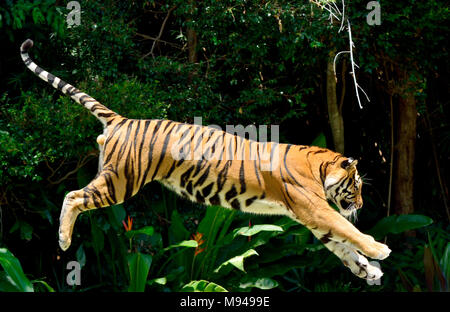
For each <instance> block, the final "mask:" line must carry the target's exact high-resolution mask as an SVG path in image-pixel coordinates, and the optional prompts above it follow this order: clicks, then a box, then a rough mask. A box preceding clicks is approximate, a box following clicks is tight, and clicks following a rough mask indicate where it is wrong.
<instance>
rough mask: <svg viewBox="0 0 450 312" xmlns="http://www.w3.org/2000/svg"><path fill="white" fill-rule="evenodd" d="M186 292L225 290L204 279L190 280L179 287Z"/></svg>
mask: <svg viewBox="0 0 450 312" xmlns="http://www.w3.org/2000/svg"><path fill="white" fill-rule="evenodd" d="M181 291H186V292H227V290H226V289H225V288H223V287H222V286H220V285H217V284H216V283H213V282H208V281H205V280H199V281H191V282H189V283H187V284H186V285H184V286H183V288H181Z"/></svg>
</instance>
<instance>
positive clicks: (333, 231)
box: [306, 207, 391, 260]
mask: <svg viewBox="0 0 450 312" xmlns="http://www.w3.org/2000/svg"><path fill="white" fill-rule="evenodd" d="M311 219H312V220H311V221H310V222H309V224H308V223H306V226H307V227H308V228H309V229H310V230H311V231H312V232H313V234H314V235H315V236H316V237H317V238H318V239H319V240H320V241H322V243H324V244H326V243H328V242H329V241H335V242H338V243H342V244H344V245H346V246H348V247H349V248H352V249H355V250H357V251H360V252H361V253H363V254H364V255H366V256H368V257H370V258H372V259H377V260H383V259H385V258H387V257H388V256H389V254H390V253H391V250H390V249H389V247H388V246H386V245H385V244H382V243H379V242H377V241H375V239H374V238H373V237H372V236H370V235H367V234H363V233H361V232H360V231H359V230H358V229H357V228H356V227H355V226H354V225H353V224H351V223H350V222H349V221H348V220H347V219H345V218H344V217H343V216H341V215H340V214H339V213H338V212H336V211H335V210H334V209H332V208H331V207H330V208H329V209H322V210H316V212H315V216H314V218H311Z"/></svg>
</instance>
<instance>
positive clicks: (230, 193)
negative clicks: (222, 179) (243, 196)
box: [225, 184, 238, 201]
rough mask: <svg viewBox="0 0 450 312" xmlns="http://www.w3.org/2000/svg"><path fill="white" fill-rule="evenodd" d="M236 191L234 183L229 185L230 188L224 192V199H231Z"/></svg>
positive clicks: (235, 194)
mask: <svg viewBox="0 0 450 312" xmlns="http://www.w3.org/2000/svg"><path fill="white" fill-rule="evenodd" d="M237 194H238V193H237V191H236V187H235V186H234V184H233V185H232V186H231V189H230V190H229V191H228V192H226V194H225V199H226V201H230V200H231V199H233V198H234V197H236V196H237Z"/></svg>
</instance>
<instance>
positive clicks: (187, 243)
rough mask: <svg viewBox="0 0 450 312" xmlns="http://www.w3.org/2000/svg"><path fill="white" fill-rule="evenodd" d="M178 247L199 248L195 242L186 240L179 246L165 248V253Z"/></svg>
mask: <svg viewBox="0 0 450 312" xmlns="http://www.w3.org/2000/svg"><path fill="white" fill-rule="evenodd" d="M176 247H188V248H197V247H198V243H197V242H196V241H195V240H185V241H182V242H180V243H178V244H173V245H170V246H169V247H166V248H164V249H163V251H167V250H169V249H172V248H176Z"/></svg>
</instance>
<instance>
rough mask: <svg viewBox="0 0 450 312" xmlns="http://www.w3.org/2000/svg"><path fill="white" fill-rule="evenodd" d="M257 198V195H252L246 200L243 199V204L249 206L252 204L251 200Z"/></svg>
mask: <svg viewBox="0 0 450 312" xmlns="http://www.w3.org/2000/svg"><path fill="white" fill-rule="evenodd" d="M257 199H258V196H253V197H250V198H248V199H247V200H246V201H245V206H247V207H248V206H250V205H251V204H253V202H254V201H255V200H257Z"/></svg>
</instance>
